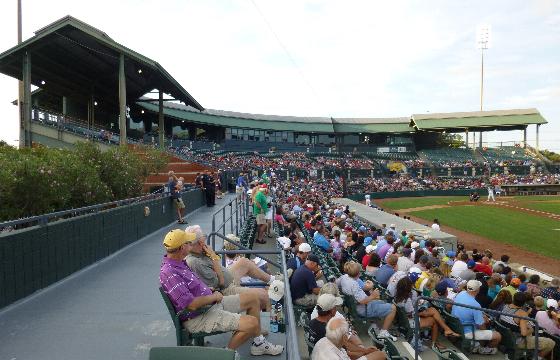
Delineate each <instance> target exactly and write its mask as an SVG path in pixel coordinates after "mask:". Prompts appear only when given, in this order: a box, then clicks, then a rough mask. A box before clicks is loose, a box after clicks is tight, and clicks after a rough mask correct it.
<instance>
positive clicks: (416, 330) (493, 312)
mask: <svg viewBox="0 0 560 360" xmlns="http://www.w3.org/2000/svg"><path fill="white" fill-rule="evenodd" d="M420 300H426V301H430V302H439V303H442V304H450V305H453V306H459V307H464V308H467V309H473V310H478V311H482V312H484V313H488V314H490V315H506V316H508V317H512V318H517V319H521V320H527V321H530V322H532V323H534V325H535V330H534V336H535V349H534V354H533V359H538V356H539V323H538V322H537V321H535V319H532V318H530V317H527V316H520V315H515V314H507V313H505V312H503V311H497V310H491V309H484V308H482V307H476V306H471V305H466V304H461V303H457V302H454V301H452V300H448V299H435V298H432V297H428V296H419V297H417V298H416V301H414V338H415V339H416V341H419V340H418V339H419V336H420V315H419V313H418V304H419V302H420ZM474 340H476V339H475V337H474V332H473V341H474ZM413 347H414V344H413ZM414 360H418V351H416V349H415V351H414Z"/></svg>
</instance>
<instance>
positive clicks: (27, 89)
mask: <svg viewBox="0 0 560 360" xmlns="http://www.w3.org/2000/svg"><path fill="white" fill-rule="evenodd" d="M22 117H23V129H22V130H23V144H24V146H25V147H31V54H30V53H29V52H26V53H25V55H24V56H23V116H22Z"/></svg>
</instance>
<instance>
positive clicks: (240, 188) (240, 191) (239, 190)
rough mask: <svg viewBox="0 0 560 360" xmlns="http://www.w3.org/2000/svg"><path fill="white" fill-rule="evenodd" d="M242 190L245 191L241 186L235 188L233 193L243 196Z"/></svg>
mask: <svg viewBox="0 0 560 360" xmlns="http://www.w3.org/2000/svg"><path fill="white" fill-rule="evenodd" d="M243 190H245V188H244V187H243V186H236V187H235V193H236V194H243Z"/></svg>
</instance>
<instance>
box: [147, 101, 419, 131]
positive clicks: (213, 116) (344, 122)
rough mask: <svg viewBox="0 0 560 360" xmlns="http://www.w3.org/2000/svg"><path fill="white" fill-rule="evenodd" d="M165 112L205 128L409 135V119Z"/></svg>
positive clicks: (179, 108) (175, 107)
mask: <svg viewBox="0 0 560 360" xmlns="http://www.w3.org/2000/svg"><path fill="white" fill-rule="evenodd" d="M142 100H143V101H140V102H138V103H137V104H138V105H139V106H141V107H143V108H144V109H146V110H148V111H150V112H154V113H157V112H158V104H157V100H154V101H153V102H148V101H145V100H146V98H143V99H142ZM163 112H164V114H165V116H166V117H171V118H175V119H178V120H185V121H190V122H195V123H200V124H206V125H216V126H229V127H240V128H248V129H263V130H274V131H296V132H297V131H300V132H320V133H331V134H332V133H359V132H364V133H408V132H411V131H412V130H413V129H412V128H410V127H409V118H407V117H400V118H383V119H375V118H359V119H355V118H330V117H300V116H280V115H262V114H249V113H241V112H233V111H224V110H213V109H205V110H203V111H198V110H196V109H194V108H192V107H190V106H185V105H182V104H175V103H172V102H165V103H164V108H163Z"/></svg>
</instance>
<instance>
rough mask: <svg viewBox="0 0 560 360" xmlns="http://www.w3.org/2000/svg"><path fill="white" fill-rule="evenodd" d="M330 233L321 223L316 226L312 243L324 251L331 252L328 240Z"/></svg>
mask: <svg viewBox="0 0 560 360" xmlns="http://www.w3.org/2000/svg"><path fill="white" fill-rule="evenodd" d="M329 235H330V233H329V231H328V230H327V229H326V228H325V227H324V226H323V225H322V224H321V225H318V226H317V231H315V234H314V235H313V243H314V244H315V245H317V246H318V247H320V248H321V249H323V250H325V251H326V252H329V253H330V252H332V251H333V249H332V247H331V242H330V241H329V240H328V238H327V237H328V236H329Z"/></svg>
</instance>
